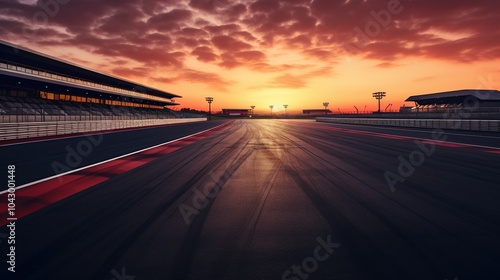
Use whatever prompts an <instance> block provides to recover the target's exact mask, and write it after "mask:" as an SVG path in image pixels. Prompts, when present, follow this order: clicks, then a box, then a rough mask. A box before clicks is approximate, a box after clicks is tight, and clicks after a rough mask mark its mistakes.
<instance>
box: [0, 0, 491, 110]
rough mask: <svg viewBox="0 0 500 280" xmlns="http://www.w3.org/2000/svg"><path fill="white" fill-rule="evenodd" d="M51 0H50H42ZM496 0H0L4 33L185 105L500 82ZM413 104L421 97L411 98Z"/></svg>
mask: <svg viewBox="0 0 500 280" xmlns="http://www.w3.org/2000/svg"><path fill="white" fill-rule="evenodd" d="M44 3H45V4H44ZM499 11H500V1H496V0H478V1H471V0H454V1H452V0H439V1H436V0H401V1H397V0H340V1H337V0H312V1H311V0H234V1H231V0H190V1H188V0H184V1H181V0H168V1H153V0H85V1H83V0H44V1H29V0H18V1H14V0H6V1H5V0H2V1H0V38H1V39H3V40H5V41H8V42H11V43H14V44H18V45H21V46H24V47H27V48H30V49H33V50H36V51H39V52H42V53H46V54H49V55H52V56H55V57H58V58H61V59H64V60H67V61H70V62H73V63H76V64H78V65H81V66H85V67H88V68H91V69H95V70H98V71H101V72H104V73H109V74H112V75H115V76H119V77H123V78H127V79H130V80H133V81H136V82H138V83H142V84H145V85H148V86H152V87H156V88H159V89H162V90H165V91H168V92H172V93H175V94H179V95H182V96H183V98H181V99H177V100H176V101H177V102H179V103H181V105H180V106H177V107H176V108H177V109H180V108H183V107H189V108H195V109H202V110H206V109H207V104H206V102H205V96H213V97H214V99H215V101H214V103H213V110H214V111H218V110H220V109H222V108H249V107H250V106H251V105H255V106H256V109H255V112H256V113H259V112H268V111H269V105H275V110H274V111H275V112H277V111H280V110H283V107H282V105H283V104H288V105H289V109H288V112H298V110H301V109H312V108H322V103H323V102H325V101H328V102H330V107H329V108H330V109H331V110H333V111H337V110H339V109H340V110H341V111H354V110H355V109H354V106H357V107H358V108H359V109H360V110H363V109H364V107H365V106H366V108H367V110H375V109H376V106H377V102H376V100H375V99H374V98H373V97H372V93H373V92H375V91H386V92H387V97H386V98H385V99H383V100H382V108H385V107H386V106H387V105H388V104H390V103H392V104H393V107H392V109H398V108H399V106H401V105H403V104H404V100H405V99H406V98H407V97H408V96H410V95H415V94H424V93H432V92H439V91H448V90H456V89H465V88H488V89H498V88H499V87H500V77H499V76H500V69H499V65H500V64H499V62H500V29H499V28H498V23H499V19H500V16H499ZM406 105H412V104H411V103H406Z"/></svg>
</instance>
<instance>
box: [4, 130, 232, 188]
mask: <svg viewBox="0 0 500 280" xmlns="http://www.w3.org/2000/svg"><path fill="white" fill-rule="evenodd" d="M221 125H224V124H220V125H218V126H216V127H212V128H209V129H206V130H203V131H200V132H196V133H194V134H190V135H187V136H184V137H181V138H177V139H175V140H171V141H168V142H165V143H162V144H158V145H155V146H151V147H149V148H145V149H142V150H138V151H135V152H132V153H128V154H125V155H121V156H118V157H115V158H111V159H107V160H104V161H101V162H97V163H94V164H91V165H87V166H84V167H81V168H78V169H74V170H70V171H67V172H64V173H61V174H58V175H54V176H50V177H47V178H44V179H40V180H37V181H34V182H31V183H27V184H24V185H21V186H18V187H16V188H15V189H16V190H20V189H24V188H26V187H29V186H32V185H35V184H38V183H42V182H45V181H48V180H52V179H55V178H58V177H61V176H65V175H68V174H71V173H75V172H78V171H81V170H84V169H87V168H91V167H94V166H97V165H100V164H103V163H108V162H110V161H113V160H117V159H121V158H124V157H127V156H131V155H134V154H138V153H141V152H144V151H147V150H151V149H154V148H158V147H160V146H163V145H167V144H171V143H174V142H177V141H179V140H182V139H186V138H189V137H192V136H195V135H198V134H201V133H203V132H207V131H210V130H212V129H215V128H217V127H219V126H221ZM7 192H8V190H4V191H0V195H2V194H4V193H7Z"/></svg>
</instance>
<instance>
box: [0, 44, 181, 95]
mask: <svg viewBox="0 0 500 280" xmlns="http://www.w3.org/2000/svg"><path fill="white" fill-rule="evenodd" d="M0 62H10V63H14V64H16V65H19V66H25V67H29V68H35V69H39V70H44V71H47V72H51V73H54V74H58V75H61V76H65V77H71V78H76V79H81V80H86V81H89V82H94V83H97V84H102V85H106V86H110V87H115V88H120V89H124V90H128V91H133V92H139V93H144V94H148V95H153V96H158V97H162V98H169V99H170V98H180V97H182V96H180V95H176V94H173V93H170V92H166V91H162V90H158V89H155V88H152V87H148V86H145V85H142V84H139V83H136V82H133V81H129V80H126V79H123V78H119V77H115V76H112V75H109V74H104V73H101V72H98V71H95V70H91V69H88V68H85V67H82V66H78V65H76V64H73V63H71V62H67V61H64V60H61V59H59V58H55V57H51V56H49V55H46V54H42V53H39V52H36V51H33V50H30V49H27V48H23V47H20V46H17V45H14V44H11V43H8V42H5V41H2V40H0ZM146 99H147V98H146Z"/></svg>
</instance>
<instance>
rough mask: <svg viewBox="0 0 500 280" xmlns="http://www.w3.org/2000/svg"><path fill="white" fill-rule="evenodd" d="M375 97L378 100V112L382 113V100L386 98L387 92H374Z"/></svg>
mask: <svg viewBox="0 0 500 280" xmlns="http://www.w3.org/2000/svg"><path fill="white" fill-rule="evenodd" d="M373 97H375V99H377V100H378V112H379V113H380V99H382V98H384V97H385V91H380V92H374V93H373Z"/></svg>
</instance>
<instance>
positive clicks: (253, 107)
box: [250, 105, 255, 117]
mask: <svg viewBox="0 0 500 280" xmlns="http://www.w3.org/2000/svg"><path fill="white" fill-rule="evenodd" d="M250 108H252V117H253V109H255V106H254V105H252V106H250Z"/></svg>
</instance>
